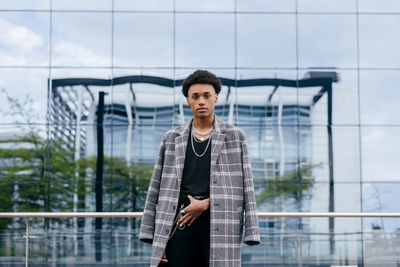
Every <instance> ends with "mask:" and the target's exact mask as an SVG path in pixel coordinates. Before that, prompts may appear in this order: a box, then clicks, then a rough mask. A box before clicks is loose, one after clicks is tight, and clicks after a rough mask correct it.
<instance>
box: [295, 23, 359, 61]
mask: <svg viewBox="0 0 400 267" xmlns="http://www.w3.org/2000/svg"><path fill="white" fill-rule="evenodd" d="M356 26H357V17H356V15H299V17H298V31H299V66H300V67H318V68H324V67H335V68H338V67H346V68H355V67H357V27H356ZM316 36H317V38H316ZM332 44H335V45H334V46H333V45H332Z"/></svg>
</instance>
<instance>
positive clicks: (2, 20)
mask: <svg viewBox="0 0 400 267" xmlns="http://www.w3.org/2000/svg"><path fill="white" fill-rule="evenodd" d="M49 21H50V16H49V13H48V12H40V13H39V12H1V13H0V29H1V32H2V34H1V36H0V44H1V45H0V65H1V66H47V65H48V64H49V28H50V26H49Z"/></svg>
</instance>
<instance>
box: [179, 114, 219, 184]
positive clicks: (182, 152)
mask: <svg viewBox="0 0 400 267" xmlns="http://www.w3.org/2000/svg"><path fill="white" fill-rule="evenodd" d="M192 122H193V118H191V119H190V120H189V121H188V122H186V123H185V124H184V125H183V126H182V127H181V128H180V129H179V130H178V136H177V137H175V157H176V161H175V167H176V172H177V176H178V184H179V185H180V183H181V180H182V175H183V167H184V165H185V156H186V148H187V143H188V139H189V132H190V127H191V126H192ZM225 132H226V126H225V123H224V122H223V121H222V120H221V119H220V118H218V117H217V116H215V118H214V130H213V132H212V135H211V136H212V139H211V166H210V172H211V173H212V172H213V170H214V169H215V164H216V162H217V159H218V156H219V154H220V152H221V148H222V144H223V142H224V140H225Z"/></svg>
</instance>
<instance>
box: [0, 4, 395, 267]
mask: <svg viewBox="0 0 400 267" xmlns="http://www.w3.org/2000/svg"><path fill="white" fill-rule="evenodd" d="M399 12H400V5H399V4H398V3H397V2H396V1H389V0H386V1H379V2H378V1H371V0H345V1H344V0H340V1H337V0H335V1H333V0H323V1H321V0H318V1H316V0H285V1H276V0H268V1H261V0H246V1H245V0H222V1H211V0H206V1H187V0H186V1H183V0H149V1H128V0H101V1H99V0H97V1H94V0H86V1H76V0H74V1H61V0H40V1H31V0H23V1H2V3H1V4H0V29H1V32H2V34H1V36H0V90H1V91H0V95H1V97H0V200H1V201H0V211H2V212H3V211H8V212H18V211H35V212H36V211H37V212H38V211H47V212H55V211H96V210H98V211H99V210H101V211H142V209H143V205H144V201H145V197H146V190H147V187H148V183H149V179H150V175H151V171H152V167H153V164H154V160H155V157H156V155H157V152H158V148H159V144H160V142H161V139H162V137H163V134H164V133H165V132H166V131H167V130H169V129H171V128H172V127H175V126H178V125H180V124H182V123H184V122H185V121H187V120H188V119H190V117H191V111H190V109H189V107H188V106H187V105H186V99H185V98H184V97H183V95H182V94H181V84H182V80H183V79H184V78H186V77H187V76H188V75H189V74H190V73H192V72H193V71H195V70H197V69H208V70H210V71H211V72H213V73H215V74H216V75H217V76H218V77H219V78H221V80H222V83H223V88H222V91H221V93H220V96H219V102H218V104H217V106H216V114H217V115H218V116H219V117H221V118H222V119H223V120H225V121H226V122H229V123H231V124H234V125H236V126H238V127H240V128H241V129H243V130H244V132H245V134H246V137H247V140H248V144H249V151H250V155H251V160H252V167H253V176H254V182H255V189H256V197H257V202H258V210H259V211H304V212H308V211H310V212H399V207H398V205H397V201H398V200H399V197H398V195H397V189H396V188H398V187H399V186H400V174H399V172H398V170H397V165H398V162H399V160H400V156H399V153H398V151H397V148H398V147H400V117H399V116H398V114H399V111H400V110H399V108H398V105H397V102H398V101H399V99H400V93H399V90H397V89H398V85H397V81H399V77H400V63H399V62H400V52H399V49H398V47H399V45H400V39H399V37H398V36H400V30H399V27H398V25H399V23H400V13H399ZM396 107H397V108H396ZM99 169H101V170H102V173H99V172H98V170H99ZM98 222H100V221H99V220H97V226H96V220H95V219H89V218H86V219H83V218H82V219H81V218H80V219H58V220H55V219H51V220H49V219H46V220H42V219H35V220H33V219H32V220H31V222H30V224H31V228H32V231H34V232H35V233H36V234H37V236H39V237H43V238H39V239H38V240H32V250H33V252H31V253H32V255H31V256H32V262H33V263H36V264H39V265H46V264H52V263H76V262H86V263H88V264H89V263H96V261H97V262H102V263H110V264H114V265H118V264H124V263H136V264H137V265H138V266H139V264H143V263H147V262H148V261H149V253H150V246H148V245H145V244H140V243H139V242H137V232H138V229H139V226H140V220H139V219H138V220H136V219H130V220H128V219H115V218H114V219H103V220H101V222H100V224H99V223H98ZM99 225H100V226H101V227H99ZM24 227H25V222H24V221H23V220H21V219H13V220H11V219H1V220H0V235H1V240H0V265H6V264H11V263H12V264H14V263H15V264H18V263H22V262H23V256H24V247H23V245H24V241H23V239H21V238H20V236H21V235H22V234H21V229H24ZM260 227H261V232H262V244H261V245H260V246H256V247H244V250H243V262H244V264H248V263H250V262H253V263H255V262H257V263H258V264H260V266H264V265H262V264H266V263H270V264H280V266H286V265H285V264H287V266H289V264H294V263H296V264H297V263H301V264H308V265H309V266H317V265H318V264H328V263H329V264H337V265H339V264H345V263H347V264H367V263H368V262H373V261H374V260H376V257H375V254H374V253H373V252H371V251H376V248H377V244H381V245H380V246H381V247H382V246H388V247H390V248H391V249H392V250H390V249H387V250H386V254H387V255H386V254H385V255H386V258H387V259H389V260H388V261H390V262H397V261H399V260H400V259H399V253H398V251H399V248H400V246H399V244H398V234H399V229H400V222H399V220H398V219H381V218H376V219H374V218H371V219H357V218H353V219H351V218H350V219H338V218H330V219H328V218H309V219H305V218H303V219H296V218H269V219H265V218H262V219H260ZM100 228H101V229H100ZM94 232H98V233H101V241H99V240H98V239H96V240H95V239H94V238H95V237H94V234H93V233H94ZM380 242H381V243H380ZM382 242H383V243H382ZM97 243H99V244H100V245H101V246H100V247H98V246H97V245H96V244H97ZM54 244H58V245H57V246H56V247H55V248H54ZM382 244H383V245H382ZM43 248H44V249H43ZM299 248H301V249H299ZM392 252H393V253H392ZM376 255H378V254H376ZM387 264H389V263H387ZM387 266H389V265H387Z"/></svg>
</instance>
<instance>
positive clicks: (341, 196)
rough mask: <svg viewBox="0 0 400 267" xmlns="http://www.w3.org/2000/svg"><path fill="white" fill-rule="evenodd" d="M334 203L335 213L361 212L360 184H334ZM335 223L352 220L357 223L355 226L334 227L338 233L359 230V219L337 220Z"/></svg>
mask: <svg viewBox="0 0 400 267" xmlns="http://www.w3.org/2000/svg"><path fill="white" fill-rule="evenodd" d="M334 192H335V194H334V198H335V199H334V202H335V207H334V211H335V212H361V187H360V183H357V182H356V183H352V182H343V183H342V182H338V183H335V184H334ZM335 220H337V221H340V220H343V221H344V220H354V221H358V223H356V224H355V225H345V224H343V225H340V224H338V225H336V226H335V228H336V229H337V230H338V231H339V232H340V231H342V230H346V231H349V230H354V231H359V230H360V224H361V219H360V218H350V219H345V218H341V219H339V218H337V219H335Z"/></svg>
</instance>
